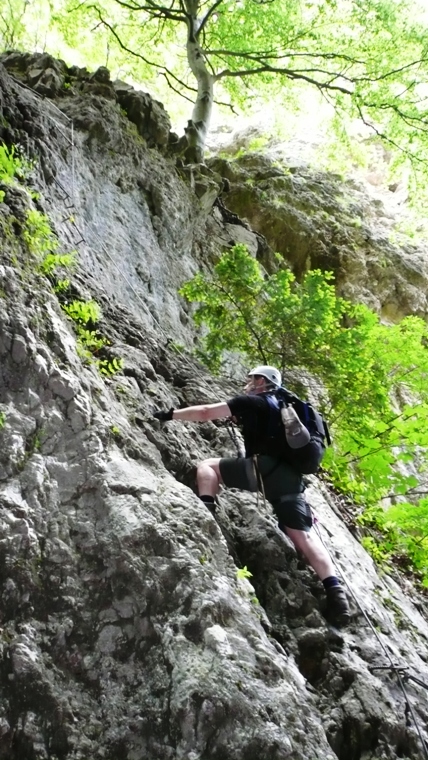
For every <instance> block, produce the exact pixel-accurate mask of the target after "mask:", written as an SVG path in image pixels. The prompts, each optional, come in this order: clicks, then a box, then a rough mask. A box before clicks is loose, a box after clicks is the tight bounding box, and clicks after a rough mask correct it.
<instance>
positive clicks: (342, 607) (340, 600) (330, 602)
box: [326, 586, 351, 626]
mask: <svg viewBox="0 0 428 760" xmlns="http://www.w3.org/2000/svg"><path fill="white" fill-rule="evenodd" d="M326 596H327V615H328V617H329V618H330V619H331V620H332V622H335V623H336V625H340V626H344V625H348V623H349V620H350V617H351V613H350V610H349V604H348V600H347V598H346V593H345V591H344V589H343V586H333V587H332V588H328V589H327V591H326Z"/></svg>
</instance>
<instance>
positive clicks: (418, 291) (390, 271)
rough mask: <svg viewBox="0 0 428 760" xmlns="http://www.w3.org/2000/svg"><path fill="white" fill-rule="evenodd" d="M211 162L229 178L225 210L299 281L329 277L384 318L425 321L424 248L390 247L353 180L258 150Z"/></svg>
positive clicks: (385, 222)
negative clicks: (316, 274)
mask: <svg viewBox="0 0 428 760" xmlns="http://www.w3.org/2000/svg"><path fill="white" fill-rule="evenodd" d="M209 165H210V166H211V168H213V169H214V170H215V171H216V172H218V173H219V174H221V176H223V177H225V178H226V179H227V180H228V192H227V194H226V195H225V196H224V200H225V202H226V204H227V206H228V207H229V208H230V209H231V210H232V211H234V212H235V213H236V214H238V215H239V216H241V217H244V218H245V219H247V220H248V222H249V223H250V224H251V226H252V227H253V228H255V229H257V230H258V231H259V232H260V233H262V234H263V235H264V236H265V237H266V239H267V240H268V242H269V245H270V246H271V248H273V250H275V251H278V252H279V253H281V254H282V255H283V256H284V258H285V259H286V261H287V262H289V264H290V266H291V267H292V269H293V271H294V272H295V274H296V276H297V277H298V278H300V277H301V276H302V274H303V273H304V272H306V271H307V270H308V269H315V268H320V269H322V270H329V271H332V272H334V275H335V282H336V286H337V289H338V291H339V292H340V293H341V294H342V295H343V296H344V297H345V298H348V299H349V300H351V301H353V302H362V303H366V304H367V305H368V306H370V307H371V308H373V309H375V310H376V311H378V312H379V313H380V314H381V315H382V317H384V318H386V319H390V320H393V321H395V320H398V319H400V318H402V317H403V316H405V315H408V314H417V315H418V316H422V317H424V318H426V317H427V316H428V301H427V295H426V294H427V292H428V265H427V252H426V247H425V246H424V245H423V244H422V243H421V244H420V245H416V244H412V243H410V242H407V243H404V242H403V243H402V244H400V245H398V244H397V243H394V242H393V236H394V231H393V225H392V223H391V220H390V219H388V218H387V213H386V211H385V209H384V208H383V206H382V203H381V202H380V201H377V202H376V203H374V202H373V200H372V199H371V198H370V197H369V196H368V194H367V192H366V191H365V189H364V187H363V186H362V185H361V184H360V183H358V182H356V181H355V180H344V179H343V177H341V176H339V175H337V174H336V175H335V174H328V173H326V172H319V171H316V170H314V169H310V168H309V167H306V168H305V167H304V166H303V165H302V164H301V162H298V163H297V164H296V166H294V165H292V164H291V165H288V164H286V163H285V162H281V161H278V160H277V159H276V158H274V157H269V156H268V155H264V154H262V153H257V152H248V153H246V152H243V154H242V155H240V156H238V157H237V158H235V159H229V158H218V157H216V158H213V159H211V160H210V161H209Z"/></svg>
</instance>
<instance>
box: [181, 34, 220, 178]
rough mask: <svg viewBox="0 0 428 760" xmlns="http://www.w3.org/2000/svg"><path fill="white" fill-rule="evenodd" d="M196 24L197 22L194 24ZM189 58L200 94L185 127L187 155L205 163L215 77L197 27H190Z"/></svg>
mask: <svg viewBox="0 0 428 760" xmlns="http://www.w3.org/2000/svg"><path fill="white" fill-rule="evenodd" d="M193 26H194V27H195V26H196V23H194V25H193ZM187 60H188V62H189V66H190V69H191V71H192V73H193V75H194V77H195V79H196V81H197V85H198V94H197V97H196V101H195V105H194V106H193V112H192V118H191V120H190V121H188V122H187V127H186V129H185V132H186V136H187V140H188V148H187V150H186V152H185V157H186V159H187V160H188V161H190V162H192V163H198V164H200V163H203V160H204V148H205V141H206V137H207V133H208V129H209V125H210V121H211V113H212V107H213V92H214V77H213V75H212V74H210V72H209V71H208V68H207V65H206V63H205V59H204V56H203V52H202V50H201V48H200V46H199V44H198V42H197V40H196V36H195V29H194V28H193V29H192V30H190V29H189V35H188V41H187Z"/></svg>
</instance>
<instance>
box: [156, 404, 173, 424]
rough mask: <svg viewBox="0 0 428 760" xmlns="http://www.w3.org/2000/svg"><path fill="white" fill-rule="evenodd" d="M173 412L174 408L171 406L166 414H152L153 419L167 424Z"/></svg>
mask: <svg viewBox="0 0 428 760" xmlns="http://www.w3.org/2000/svg"><path fill="white" fill-rule="evenodd" d="M173 412H174V407H173V406H172V407H171V409H169V410H168V411H167V412H154V413H153V417H155V418H156V419H157V420H159V422H169V421H170V420H172V415H173Z"/></svg>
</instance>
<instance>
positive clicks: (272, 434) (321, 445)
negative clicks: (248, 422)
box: [265, 388, 331, 475]
mask: <svg viewBox="0 0 428 760" xmlns="http://www.w3.org/2000/svg"><path fill="white" fill-rule="evenodd" d="M265 398H266V401H267V402H268V404H269V409H270V417H269V422H268V438H270V439H276V440H278V443H279V445H278V451H279V453H280V455H281V458H283V459H285V460H286V461H288V462H289V463H290V464H291V465H292V466H294V467H296V469H298V470H300V472H302V473H304V474H305V475H311V474H313V473H315V472H316V471H317V470H318V468H319V466H320V464H321V460H322V458H323V456H324V451H325V447H326V445H327V446H330V444H331V438H330V433H329V429H328V426H327V423H326V421H325V420H324V418H323V417H322V416H321V414H320V413H319V412H318V411H317V409H315V407H314V406H312V404H311V403H310V402H309V401H302V399H300V398H299V397H298V396H296V395H295V394H294V393H291V391H289V390H287V389H286V388H278V389H277V390H276V391H274V392H270V393H267V394H266V395H265ZM287 405H291V406H292V407H293V409H294V410H295V411H296V414H297V416H298V417H299V419H300V421H301V422H302V423H303V424H304V425H305V427H306V428H307V429H308V431H309V433H310V436H311V440H310V441H309V443H307V444H306V446H303V447H302V448H301V449H290V448H289V447H287V446H285V445H283V442H284V439H285V430H284V425H283V422H282V419H281V408H282V407H283V406H287Z"/></svg>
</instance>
